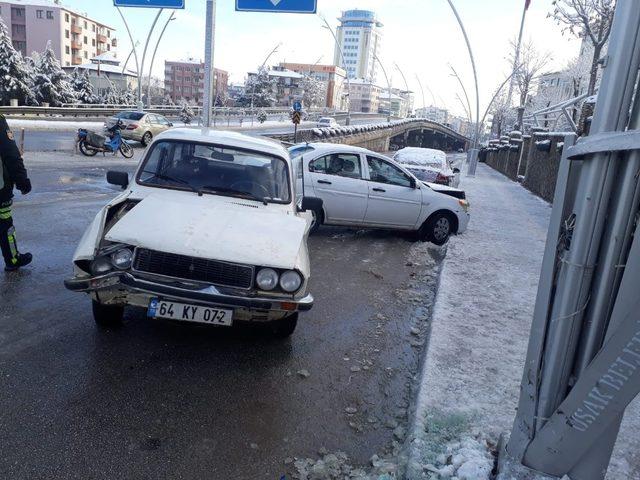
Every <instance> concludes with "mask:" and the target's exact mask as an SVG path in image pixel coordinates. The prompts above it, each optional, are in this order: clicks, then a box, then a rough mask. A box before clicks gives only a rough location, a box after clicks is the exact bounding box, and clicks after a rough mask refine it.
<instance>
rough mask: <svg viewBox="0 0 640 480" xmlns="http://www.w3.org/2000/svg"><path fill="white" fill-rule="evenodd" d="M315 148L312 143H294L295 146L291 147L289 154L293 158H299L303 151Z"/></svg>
mask: <svg viewBox="0 0 640 480" xmlns="http://www.w3.org/2000/svg"><path fill="white" fill-rule="evenodd" d="M313 150H314V148H313V147H312V146H310V145H294V146H293V147H289V155H290V156H291V158H292V159H293V158H298V157H299V156H300V155H302V154H303V153H307V152H311V151H313Z"/></svg>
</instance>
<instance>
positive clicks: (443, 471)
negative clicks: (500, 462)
mask: <svg viewBox="0 0 640 480" xmlns="http://www.w3.org/2000/svg"><path fill="white" fill-rule="evenodd" d="M489 448H491V445H490V443H489V442H488V441H487V440H486V439H485V438H484V437H482V436H481V435H479V434H478V435H477V436H475V437H474V436H467V437H463V438H462V439H461V440H459V441H452V442H450V443H448V444H446V445H445V452H444V453H441V454H440V455H439V456H438V458H437V463H436V465H427V467H426V468H425V470H426V471H427V474H426V475H427V476H426V478H450V479H452V480H489V479H490V478H491V472H492V471H493V467H494V463H495V457H494V455H492V453H491V452H490V451H489ZM433 474H435V477H434V475H433Z"/></svg>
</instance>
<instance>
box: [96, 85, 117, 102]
mask: <svg viewBox="0 0 640 480" xmlns="http://www.w3.org/2000/svg"><path fill="white" fill-rule="evenodd" d="M120 95H121V94H120V90H118V89H117V88H116V86H115V85H114V84H113V82H110V83H109V88H107V90H106V92H104V95H102V98H101V99H100V100H101V102H102V103H104V104H106V105H119V104H120Z"/></svg>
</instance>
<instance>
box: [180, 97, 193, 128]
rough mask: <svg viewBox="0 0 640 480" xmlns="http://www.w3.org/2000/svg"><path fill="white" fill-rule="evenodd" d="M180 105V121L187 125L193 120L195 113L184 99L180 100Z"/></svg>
mask: <svg viewBox="0 0 640 480" xmlns="http://www.w3.org/2000/svg"><path fill="white" fill-rule="evenodd" d="M181 105H182V108H181V109H180V121H181V122H183V123H184V124H185V125H189V124H190V123H191V121H192V120H193V117H195V114H194V113H193V110H192V109H191V106H190V105H189V104H188V103H187V102H186V101H184V100H183V101H182V102H181Z"/></svg>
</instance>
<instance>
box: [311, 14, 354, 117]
mask: <svg viewBox="0 0 640 480" xmlns="http://www.w3.org/2000/svg"><path fill="white" fill-rule="evenodd" d="M318 16H319V17H320V18H321V19H322V21H323V22H324V25H323V27H322V28H326V29H327V30H329V32H331V36H332V37H333V40H334V41H335V42H336V47H337V48H338V51H339V52H340V58H342V66H343V67H344V69H345V72H347V89H348V90H349V91H348V92H347V120H346V122H345V124H346V125H350V124H351V80H350V79H349V71H348V70H347V62H346V60H345V59H344V51H343V50H342V46H341V45H340V42H339V41H338V36H337V35H336V34H335V32H334V31H333V29H332V28H331V26H330V25H329V22H327V19H326V18H324V17H323V16H322V15H318Z"/></svg>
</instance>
